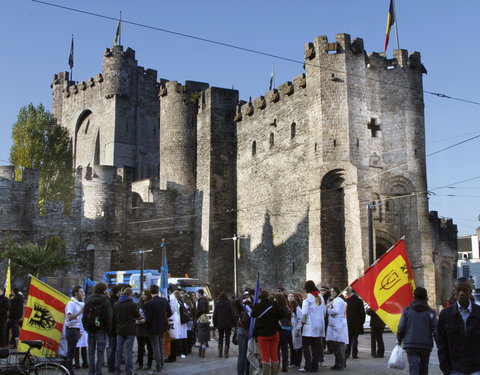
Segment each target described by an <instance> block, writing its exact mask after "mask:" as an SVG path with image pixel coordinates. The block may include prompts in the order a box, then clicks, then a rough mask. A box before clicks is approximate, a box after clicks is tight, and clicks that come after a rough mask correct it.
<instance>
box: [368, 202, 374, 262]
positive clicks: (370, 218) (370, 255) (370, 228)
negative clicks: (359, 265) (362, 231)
mask: <svg viewBox="0 0 480 375" xmlns="http://www.w3.org/2000/svg"><path fill="white" fill-rule="evenodd" d="M374 207H375V206H374V205H373V204H367V206H366V208H367V223H368V260H369V265H368V267H370V266H371V265H372V264H373V262H374V261H375V257H374V251H373V212H372V211H373V208H374ZM368 267H367V268H368Z"/></svg>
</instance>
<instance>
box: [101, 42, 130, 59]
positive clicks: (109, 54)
mask: <svg viewBox="0 0 480 375" xmlns="http://www.w3.org/2000/svg"><path fill="white" fill-rule="evenodd" d="M103 56H104V57H106V58H116V59H121V58H124V59H131V60H133V61H135V51H134V50H133V49H131V48H130V47H127V49H126V50H125V51H124V50H123V46H119V45H118V46H111V47H107V48H105V52H104V53H103Z"/></svg>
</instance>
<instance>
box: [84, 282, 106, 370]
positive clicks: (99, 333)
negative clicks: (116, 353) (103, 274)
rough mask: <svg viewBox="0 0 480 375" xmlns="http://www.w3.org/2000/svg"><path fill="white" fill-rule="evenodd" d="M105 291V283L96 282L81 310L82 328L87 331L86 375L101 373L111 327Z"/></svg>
mask: <svg viewBox="0 0 480 375" xmlns="http://www.w3.org/2000/svg"><path fill="white" fill-rule="evenodd" d="M106 291H107V284H105V283H104V282H102V281H100V282H98V283H96V284H95V286H94V287H93V294H91V295H90V296H89V297H88V298H87V300H86V301H85V307H84V310H83V317H82V324H83V329H84V330H85V331H86V332H87V333H88V375H101V374H102V367H103V359H104V357H105V347H106V345H107V333H108V332H110V330H111V329H112V306H111V305H110V301H109V300H108V297H107V295H106ZM95 353H97V358H96V360H95Z"/></svg>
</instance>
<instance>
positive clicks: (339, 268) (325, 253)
mask: <svg viewBox="0 0 480 375" xmlns="http://www.w3.org/2000/svg"><path fill="white" fill-rule="evenodd" d="M344 182H345V177H344V170H343V169H335V170H333V171H331V172H329V173H327V174H326V175H325V176H324V177H323V179H322V183H321V185H320V187H321V190H320V202H321V206H320V207H321V214H320V226H321V244H322V263H321V270H322V279H323V280H328V281H329V283H330V285H338V286H344V285H347V284H348V272H347V264H346V246H345V232H346V230H345V191H344Z"/></svg>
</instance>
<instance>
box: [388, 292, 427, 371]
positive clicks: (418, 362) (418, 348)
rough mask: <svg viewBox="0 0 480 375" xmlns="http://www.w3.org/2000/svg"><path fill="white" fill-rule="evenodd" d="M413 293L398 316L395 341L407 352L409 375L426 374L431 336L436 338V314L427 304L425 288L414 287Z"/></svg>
mask: <svg viewBox="0 0 480 375" xmlns="http://www.w3.org/2000/svg"><path fill="white" fill-rule="evenodd" d="M413 295H414V296H415V299H414V300H413V301H412V303H410V305H409V306H407V307H405V309H404V310H403V313H402V317H401V318H400V323H399V324H398V331H397V341H398V345H402V344H403V345H402V346H403V348H404V349H405V351H406V352H407V358H408V366H409V369H410V375H426V374H428V362H429V360H430V353H431V351H432V348H433V338H435V340H436V339H437V316H436V315H435V311H434V310H432V309H431V308H430V306H428V303H427V301H428V296H427V290H426V289H425V288H422V287H421V286H420V287H418V288H416V289H415V291H414V292H413Z"/></svg>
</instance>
